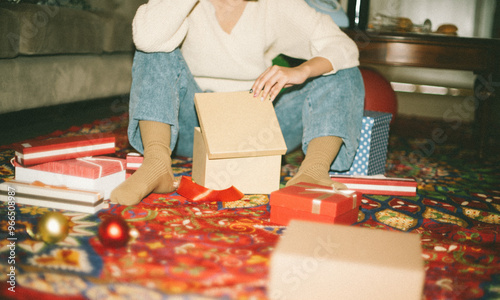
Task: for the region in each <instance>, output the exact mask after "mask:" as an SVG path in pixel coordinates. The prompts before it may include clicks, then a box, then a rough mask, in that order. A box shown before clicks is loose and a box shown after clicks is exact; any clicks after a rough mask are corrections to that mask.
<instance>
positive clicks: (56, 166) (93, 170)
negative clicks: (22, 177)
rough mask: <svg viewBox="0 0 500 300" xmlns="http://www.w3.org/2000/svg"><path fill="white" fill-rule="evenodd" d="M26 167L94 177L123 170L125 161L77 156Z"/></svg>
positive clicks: (102, 157) (112, 158) (104, 157)
mask: <svg viewBox="0 0 500 300" xmlns="http://www.w3.org/2000/svg"><path fill="white" fill-rule="evenodd" d="M27 168H28V169H30V170H38V171H45V172H50V173H57V174H64V175H70V176H77V177H85V178H91V179H96V178H101V177H105V176H108V175H111V174H115V173H117V172H120V171H123V170H125V162H124V160H123V159H121V158H114V157H106V156H97V157H79V158H75V159H66V160H58V161H51V162H47V163H43V164H38V165H34V166H30V167H27Z"/></svg>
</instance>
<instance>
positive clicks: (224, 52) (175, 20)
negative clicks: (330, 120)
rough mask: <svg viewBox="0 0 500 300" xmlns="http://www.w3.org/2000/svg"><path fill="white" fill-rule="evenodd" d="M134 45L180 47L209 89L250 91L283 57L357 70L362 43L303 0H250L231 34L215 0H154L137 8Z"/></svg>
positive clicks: (147, 48)
mask: <svg viewBox="0 0 500 300" xmlns="http://www.w3.org/2000/svg"><path fill="white" fill-rule="evenodd" d="M133 36H134V43H135V45H136V47H137V49H139V50H141V51H144V52H170V51H173V50H174V49H176V48H178V47H180V49H181V51H182V54H183V55H184V58H185V60H186V62H187V64H188V66H189V68H190V70H191V73H192V74H193V76H194V77H195V80H196V82H197V83H198V84H199V86H200V87H201V88H202V89H203V90H211V91H216V92H227V91H241V90H248V89H250V87H251V86H252V84H253V82H254V80H255V79H256V78H257V77H258V76H259V75H260V74H261V73H262V72H263V71H264V70H265V69H266V68H267V67H269V66H270V65H271V63H272V62H271V61H272V59H273V58H274V57H276V56H277V55H278V54H280V53H282V54H286V55H288V56H291V57H295V58H301V59H310V58H312V57H317V56H319V57H324V58H326V59H328V60H329V61H330V62H331V63H332V65H333V68H334V70H333V71H332V72H331V73H335V72H336V71H338V70H341V69H345V68H350V67H355V66H357V65H358V64H359V62H358V49H357V47H356V44H355V43H354V42H353V41H352V40H351V39H350V38H349V37H348V36H346V35H345V34H344V33H343V32H342V31H341V30H340V29H339V28H338V26H337V25H335V23H334V22H333V21H332V20H331V18H330V17H329V16H327V15H323V14H320V13H317V12H316V11H315V10H314V9H313V8H311V7H309V6H308V5H307V3H305V1H303V0H257V1H248V2H247V5H246V7H245V10H244V12H243V14H242V16H241V18H240V19H239V21H238V23H237V24H236V26H235V27H234V28H233V30H232V31H231V33H230V34H228V33H226V32H225V31H224V30H222V28H221V27H220V25H219V23H218V21H217V18H216V16H215V8H214V7H213V5H212V3H211V2H210V1H209V0H149V2H148V3H147V4H144V5H142V6H141V7H139V9H138V10H137V13H136V15H135V18H134V22H133Z"/></svg>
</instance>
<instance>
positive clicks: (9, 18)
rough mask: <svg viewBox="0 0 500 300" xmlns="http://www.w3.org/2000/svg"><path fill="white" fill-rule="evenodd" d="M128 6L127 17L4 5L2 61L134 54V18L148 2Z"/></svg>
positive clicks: (132, 0) (0, 8)
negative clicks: (65, 56) (41, 57)
mask: <svg viewBox="0 0 500 300" xmlns="http://www.w3.org/2000/svg"><path fill="white" fill-rule="evenodd" d="M124 2H127V3H128V4H127V9H128V10H127V13H124V12H123V11H121V10H120V9H119V8H120V7H119V6H117V5H115V9H111V10H101V9H90V10H82V9H74V8H68V7H59V6H50V5H36V4H24V3H19V4H11V3H1V1H0V58H12V57H15V56H17V55H53V54H83V53H86V54H101V53H112V52H123V51H132V50H133V49H134V46H133V42H132V25H131V23H132V16H133V14H134V13H135V10H136V9H137V7H138V6H139V5H140V4H141V3H144V2H145V1H141V0H129V1H124Z"/></svg>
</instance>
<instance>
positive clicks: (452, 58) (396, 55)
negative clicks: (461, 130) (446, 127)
mask: <svg viewBox="0 0 500 300" xmlns="http://www.w3.org/2000/svg"><path fill="white" fill-rule="evenodd" d="M345 32H346V33H347V34H348V35H349V36H350V37H351V38H352V39H353V40H354V41H355V42H356V44H357V45H358V48H359V50H360V62H361V64H381V65H390V66H407V67H424V68H437V69H450V70H465V71H471V72H474V73H475V74H477V77H476V80H475V82H474V96H473V97H474V99H473V100H474V101H468V102H467V104H465V103H466V102H465V101H464V105H468V106H469V107H472V106H474V107H475V108H476V111H475V137H476V140H477V143H478V155H479V157H480V158H483V157H484V155H485V149H486V147H487V140H488V137H489V130H488V129H489V119H490V114H489V112H490V106H491V102H492V101H498V100H499V99H498V98H499V96H500V92H499V91H498V90H497V89H499V88H500V39H483V38H466V37H457V36H444V35H433V34H429V35H425V34H416V33H398V32H375V31H361V30H356V29H346V30H345ZM472 103H473V104H472ZM469 107H467V108H469ZM474 107H472V108H474ZM469 109H470V108H469Z"/></svg>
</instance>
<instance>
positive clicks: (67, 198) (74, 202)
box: [0, 180, 105, 213]
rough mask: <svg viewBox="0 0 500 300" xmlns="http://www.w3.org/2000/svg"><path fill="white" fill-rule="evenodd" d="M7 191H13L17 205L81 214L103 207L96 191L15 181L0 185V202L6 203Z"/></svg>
mask: <svg viewBox="0 0 500 300" xmlns="http://www.w3.org/2000/svg"><path fill="white" fill-rule="evenodd" d="M9 191H14V194H15V196H14V197H15V200H16V203H17V204H23V205H34V206H40V207H49V208H55V209H63V210H70V211H76V212H83V213H96V212H98V211H99V210H101V209H102V208H104V206H105V202H104V197H103V196H104V195H103V194H102V193H101V192H97V191H85V190H77V189H70V188H67V187H63V186H52V185H46V184H44V183H42V182H40V181H35V182H32V183H28V182H22V181H17V180H11V181H6V182H3V183H1V184H0V201H8V199H9V197H8V195H9Z"/></svg>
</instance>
